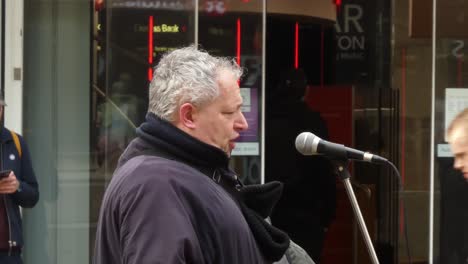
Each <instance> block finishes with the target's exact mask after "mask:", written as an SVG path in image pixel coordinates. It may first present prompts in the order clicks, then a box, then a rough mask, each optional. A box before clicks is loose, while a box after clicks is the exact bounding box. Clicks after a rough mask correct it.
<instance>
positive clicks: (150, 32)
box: [148, 16, 154, 81]
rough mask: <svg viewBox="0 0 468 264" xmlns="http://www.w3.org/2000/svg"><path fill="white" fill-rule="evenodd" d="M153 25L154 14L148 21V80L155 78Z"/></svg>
mask: <svg viewBox="0 0 468 264" xmlns="http://www.w3.org/2000/svg"><path fill="white" fill-rule="evenodd" d="M153 27H154V20H153V16H150V17H149V21H148V65H149V68H148V81H151V80H152V79H153V49H154V47H153Z"/></svg>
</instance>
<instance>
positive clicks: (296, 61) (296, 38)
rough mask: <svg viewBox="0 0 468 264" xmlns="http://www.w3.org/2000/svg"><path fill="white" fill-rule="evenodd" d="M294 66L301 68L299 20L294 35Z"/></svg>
mask: <svg viewBox="0 0 468 264" xmlns="http://www.w3.org/2000/svg"><path fill="white" fill-rule="evenodd" d="M294 68H295V69H297V68H299V23H297V22H296V31H295V36H294Z"/></svg>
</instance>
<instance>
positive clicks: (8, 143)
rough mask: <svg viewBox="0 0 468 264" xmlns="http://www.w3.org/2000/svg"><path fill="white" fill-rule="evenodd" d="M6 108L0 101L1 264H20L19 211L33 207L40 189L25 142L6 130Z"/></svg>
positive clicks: (3, 102) (21, 231)
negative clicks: (4, 120) (4, 112)
mask: <svg viewBox="0 0 468 264" xmlns="http://www.w3.org/2000/svg"><path fill="white" fill-rule="evenodd" d="M4 107H5V101H4V100H3V98H0V122H1V124H2V125H1V132H0V135H1V139H0V140H1V143H0V144H1V147H0V162H1V163H0V166H1V171H2V173H1V175H0V177H1V179H0V263H2V264H20V263H23V262H22V259H21V250H22V248H23V245H24V242H23V228H22V221H21V214H20V208H19V207H20V206H21V207H23V208H31V207H34V206H35V205H36V203H37V201H38V200H39V187H38V183H37V180H36V176H35V175H34V170H33V167H32V164H31V157H30V155H29V150H28V147H27V145H26V143H25V141H24V139H23V138H22V137H21V136H20V135H18V134H16V133H15V132H13V131H10V130H8V129H7V128H6V127H4V126H3V111H4Z"/></svg>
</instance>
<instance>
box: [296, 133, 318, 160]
mask: <svg viewBox="0 0 468 264" xmlns="http://www.w3.org/2000/svg"><path fill="white" fill-rule="evenodd" d="M320 140H321V139H320V138H319V137H317V136H316V135H314V134H312V133H310V132H302V133H300V134H299V135H298V136H297V137H296V149H297V151H299V152H300V153H301V154H302V155H316V154H319V153H318V152H317V147H318V143H319V141H320Z"/></svg>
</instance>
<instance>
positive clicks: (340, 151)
mask: <svg viewBox="0 0 468 264" xmlns="http://www.w3.org/2000/svg"><path fill="white" fill-rule="evenodd" d="M296 149H297V151H299V152H300V153H301V154H303V155H306V156H310V155H317V154H323V155H326V156H330V157H332V158H339V159H353V160H359V161H367V162H374V163H387V162H388V160H387V159H385V158H382V157H380V156H378V155H374V154H371V153H369V152H363V151H360V150H357V149H352V148H348V147H346V146H344V145H340V144H336V143H333V142H328V141H326V140H323V139H321V138H319V137H317V136H316V135H314V134H312V133H310V132H302V133H301V134H299V135H298V136H297V137H296Z"/></svg>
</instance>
